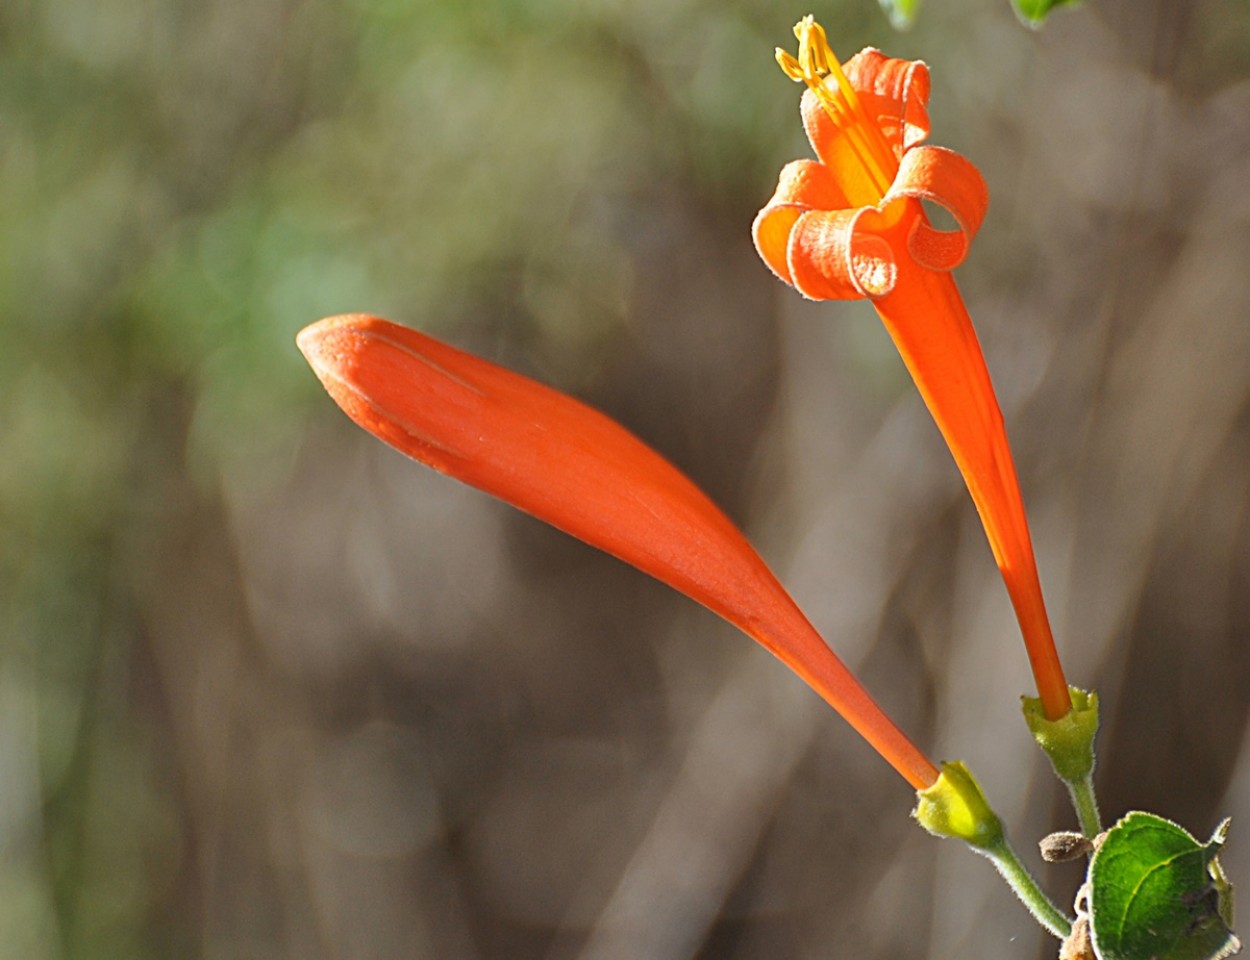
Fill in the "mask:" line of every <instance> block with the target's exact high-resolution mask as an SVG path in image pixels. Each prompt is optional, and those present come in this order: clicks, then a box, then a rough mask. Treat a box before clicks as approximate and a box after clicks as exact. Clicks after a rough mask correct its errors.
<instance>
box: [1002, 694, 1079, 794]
mask: <svg viewBox="0 0 1250 960" xmlns="http://www.w3.org/2000/svg"><path fill="white" fill-rule="evenodd" d="M1068 692H1069V694H1070V695H1071V697H1072V709H1071V710H1069V711H1068V712H1067V714H1065V715H1064V716H1062V717H1060V718H1059V719H1058V720H1047V719H1046V714H1045V713H1044V712H1043V711H1042V701H1041V700H1039V699H1038V698H1037V697H1021V698H1020V701H1021V707H1022V709H1023V710H1024V722H1025V723H1027V724H1028V725H1029V730H1030V731H1031V732H1032V734H1033V739H1034V740H1036V741H1037V743H1038V746H1040V747H1041V748H1042V749H1043V750H1044V751H1046V756H1048V757H1050V762H1051V764H1052V765H1053V766H1054V768H1055V773H1056V774H1058V776H1059V779H1061V780H1063V781H1064V782H1065V783H1070V784H1071V783H1080V782H1083V781H1084V780H1085V779H1086V778H1087V777H1089V775H1090V774H1091V773H1093V771H1094V737H1095V735H1096V734H1097V733H1098V694H1096V693H1093V692H1088V693H1087V692H1086V691H1084V690H1080V689H1078V688H1076V687H1069V688H1068Z"/></svg>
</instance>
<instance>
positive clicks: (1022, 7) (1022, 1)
mask: <svg viewBox="0 0 1250 960" xmlns="http://www.w3.org/2000/svg"><path fill="white" fill-rule="evenodd" d="M1079 2H1080V0H1011V5H1012V6H1013V7H1015V8H1016V15H1017V16H1019V17H1020V19H1021V20H1023V21H1024V22H1025V23H1026V24H1028V25H1029V26H1030V27H1040V26H1041V25H1042V21H1044V20H1045V19H1046V17H1047V15H1048V14H1049V13H1050V11H1051V10H1053V9H1054V8H1055V7H1065V6H1067V5H1069V4H1075V3H1079ZM881 3H882V5H883V6H884V5H886V0H881Z"/></svg>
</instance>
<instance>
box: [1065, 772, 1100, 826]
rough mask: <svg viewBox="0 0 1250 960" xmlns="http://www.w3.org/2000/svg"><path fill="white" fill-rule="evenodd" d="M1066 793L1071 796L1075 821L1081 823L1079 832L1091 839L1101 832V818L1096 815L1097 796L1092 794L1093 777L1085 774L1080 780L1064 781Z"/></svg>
mask: <svg viewBox="0 0 1250 960" xmlns="http://www.w3.org/2000/svg"><path fill="white" fill-rule="evenodd" d="M1065 785H1066V786H1067V788H1068V793H1069V794H1070V795H1071V797H1072V806H1073V808H1074V809H1075V810H1076V819H1077V822H1078V823H1080V825H1081V833H1083V834H1085V836H1087V837H1089V838H1090V839H1091V840H1092V839H1094V837H1096V836H1098V834H1100V833H1102V818H1101V817H1100V816H1099V815H1098V798H1097V797H1096V796H1094V777H1093V774H1092V773H1088V774H1086V775H1085V776H1084V777H1083V778H1082V779H1080V780H1068V781H1065Z"/></svg>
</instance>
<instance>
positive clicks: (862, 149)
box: [776, 14, 898, 204]
mask: <svg viewBox="0 0 1250 960" xmlns="http://www.w3.org/2000/svg"><path fill="white" fill-rule="evenodd" d="M794 35H795V37H796V38H798V41H799V55H798V56H797V57H794V56H791V55H790V54H789V53H787V52H786V51H785V50H782V49H781V48H780V47H778V48H777V52H776V56H777V65H778V66H780V67H781V69H782V71H783V72H784V73H785V75H786V76H787V77H789V78H790V79H791V80H794V81H797V82H799V83H805V84H807V87H808V89H810V90H811V91H812V93H814V94H816V98H817V99H818V100H819V101H820V105H821V106H822V107H824V108H825V112H826V113H827V114H829V117H830V119H832V120H833V122H834V123H835V124H836V125H837V127H838V129H839V130H840V131H842V133H843V134H845V136H846V139H847V144H848V145H849V146H850V148H851V151H852V152H853V153H854V155H855V158H856V159H857V160H858V161H859V164H860V166H861V167H862V168H863V170H864V172H865V173H866V174H867V176H868V180H869V181H870V182H871V184H872V189H873V190H874V191H875V194H876V195H875V196H873V197H866V196H865V197H848V199H850V200H851V201H852V202H856V203H858V202H864V203H866V204H870V203H876V202H877V201H879V200H880V199H881V198H882V197H883V196H885V193H886V191H887V190H889V189H890V184H891V183H892V182H893V180H894V171H896V170H897V169H898V163H897V161H896V160H895V158H894V152H893V151H892V150H891V149H890V147H889V145H888V144H887V143H886V142H885V138H884V137H883V136H882V134H881V129H880V127H878V125H877V124H876V123H875V122H874V121H873V120H872V119H871V118H870V117H869V116H868V113H867V111H866V110H864V107H863V104H862V103H860V100H859V97H858V95H856V93H855V88H854V87H853V86H851V81H850V80H848V79H847V78H846V74H845V73H843V72H842V64H840V63H839V62H838V58H837V56H836V55H835V54H834V52H833V50H832V49H831V48H830V47H829V39H828V37H827V36H826V35H825V28H824V27H822V26H821V25H820V24H819V23H817V22H816V19H815V17H813V16H812V15H811V14H808V15H807V16H806V17H804V18H803V19H802V20H800V21H799V22H798V23H796V24H795V25H794ZM829 77H832V78H833V81H834V86H833V87H830V86H829V84H828V83H827V82H826V78H829Z"/></svg>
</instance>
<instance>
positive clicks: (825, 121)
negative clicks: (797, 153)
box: [753, 17, 1071, 720]
mask: <svg viewBox="0 0 1250 960" xmlns="http://www.w3.org/2000/svg"><path fill="white" fill-rule="evenodd" d="M795 34H796V36H797V37H798V38H799V52H798V56H797V57H795V56H791V55H790V54H788V53H786V52H784V51H781V50H778V51H777V59H778V62H779V63H780V64H781V67H782V69H783V70H784V71H785V72H786V74H787V75H788V76H790V77H791V78H793V79H795V80H798V81H801V82H803V83H805V84H807V87H808V89H807V90H805V91H804V94H803V101H802V116H803V124H804V127H805V129H806V131H807V135H808V139H809V140H810V141H811V144H812V148H813V149H814V150H815V152H816V156H817V157H818V160H796V161H794V162H792V163H790V164H787V166H786V167H785V168H784V169H783V170H782V171H781V177H780V181H779V183H778V185H777V190H776V192H775V193H774V195H773V197H772V199H771V200H769V202H768V204H767V205H766V206H765V207H764V208H763V209H762V210H761V211H760V212H759V215H758V216H757V217H756V219H755V223H754V226H753V234H754V238H755V244H756V248H757V249H758V250H759V253H760V256H761V257H762V258H763V260H764V262H765V263H766V264H768V266H769V267H770V268H771V269H772V270H773V272H774V273H776V274H777V276H779V277H780V278H781V279H782V280H784V281H785V282H786V283H788V284H790V285H791V286H793V287H794V288H795V289H796V290H798V291H799V292H800V293H801V294H803V295H804V296H806V297H809V298H811V299H815V300H844V299H857V298H867V299H869V300H871V301H872V304H873V306H874V307H875V308H876V310H877V313H878V314H880V316H881V319H882V321H883V322H884V323H885V326H886V329H887V330H888V331H889V333H890V336H891V337H892V338H893V340H894V343H895V345H896V346H897V348H898V351H899V353H900V354H901V355H902V358H903V362H904V363H905V364H906V366H907V369H908V371H909V372H910V373H911V376H912V378H913V379H914V380H915V382H916V386H917V387H918V388H919V390H920V394H921V396H922V397H923V398H924V401H925V404H926V405H927V406H928V408H929V411H930V413H931V414H932V415H933V419H934V420H935V421H936V422H937V425H938V428H939V429H940V430H941V432H942V436H943V437H944V438H945V440H946V443H947V445H948V446H949V447H950V450H951V453H952V454H953V455H954V458H955V462H956V464H957V465H958V467H959V470H960V472H961V473H962V474H963V477H964V481H965V482H966V483H967V486H968V491H969V492H970V493H971V495H972V500H973V502H974V503H975V504H976V508H977V512H978V513H979V514H980V517H981V522H982V524H983V525H984V527H985V532H986V536H987V537H988V539H989V542H990V548H991V550H992V551H993V553H994V559H995V562H996V563H997V564H998V568H999V570H1000V571H1001V573H1002V577H1003V581H1004V583H1005V584H1006V586H1007V592H1008V595H1009V596H1010V597H1011V602H1012V605H1013V607H1014V609H1015V612H1016V617H1017V619H1018V620H1019V622H1020V629H1021V633H1022V634H1023V636H1024V642H1025V647H1026V649H1027V651H1028V655H1029V661H1030V665H1031V667H1032V670H1033V675H1034V678H1035V679H1036V682H1037V688H1038V695H1039V698H1040V699H1041V701H1042V706H1043V710H1044V712H1045V714H1046V716H1047V718H1049V719H1051V720H1057V719H1059V718H1060V717H1062V716H1064V715H1066V714H1067V713H1068V711H1069V710H1070V709H1071V700H1070V697H1069V694H1068V685H1067V681H1066V679H1065V678H1064V674H1063V668H1062V666H1061V665H1060V663H1059V656H1058V653H1057V651H1056V650H1055V642H1054V638H1053V635H1052V633H1051V628H1050V621H1049V619H1048V618H1047V615H1046V607H1045V604H1044V602H1043V599H1042V590H1041V584H1040V581H1039V579H1038V574H1037V564H1036V560H1035V558H1034V554H1033V544H1032V540H1031V538H1030V535H1029V524H1028V520H1027V518H1026V517H1025V512H1024V505H1023V502H1022V500H1021V496H1020V487H1019V483H1018V481H1017V479H1016V470H1015V465H1014V463H1013V461H1012V457H1011V449H1010V447H1009V446H1008V444H1007V434H1006V430H1005V428H1004V426H1003V417H1002V413H1001V412H1000V410H999V407H998V400H997V399H996V397H995V395H994V388H993V385H992V384H991V382H990V376H989V372H988V370H987V369H986V366H985V358H984V356H983V355H982V353H981V347H980V344H979V343H978V342H977V336H976V332H975V331H974V330H973V328H972V321H971V319H970V318H969V316H968V311H967V309H966V308H965V307H964V302H963V298H962V297H961V296H960V293H959V289H958V288H957V287H956V286H955V280H954V278H953V277H952V276H951V273H950V271H951V270H952V269H953V268H954V267H956V266H958V265H959V263H961V262H962V261H963V259H964V256H965V254H966V253H967V249H968V245H969V243H970V242H971V240H972V238H973V236H974V235H975V234H976V231H977V229H978V228H979V227H980V225H981V221H982V219H983V218H984V216H985V211H986V208H987V206H988V203H989V195H988V192H987V191H986V188H985V183H984V181H983V180H982V178H981V175H980V173H979V172H978V171H977V169H976V167H974V166H973V165H972V164H971V163H969V162H968V161H967V160H965V159H964V158H963V157H961V156H960V155H959V154H957V153H954V152H953V151H950V150H946V149H944V148H942V147H934V146H928V145H925V144H923V142H922V141H924V140H925V139H926V138H927V136H928V134H929V118H928V113H927V110H926V104H927V102H928V97H929V72H928V67H926V66H925V65H924V64H923V63H921V62H919V61H909V60H896V59H892V58H889V57H886V56H885V55H884V54H882V53H880V52H879V51H877V50H873V49H871V48H869V49H866V50H864V51H862V52H861V53H858V54H856V55H855V56H854V57H852V58H851V59H850V60H849V61H847V63H846V64H845V65H842V64H839V63H838V61H837V59H836V57H834V56H833V53H832V51H831V50H830V49H829V45H828V43H827V41H826V39H825V34H824V31H823V30H822V29H821V28H820V26H819V25H818V24H816V23H815V22H814V21H813V20H812V18H811V17H808V18H806V19H804V20H803V21H800V23H799V24H798V25H797V26H796V27H795ZM921 201H929V202H932V203H935V204H938V205H939V206H941V207H943V208H945V209H946V210H947V211H948V212H949V213H950V215H951V217H952V218H953V220H954V222H955V224H956V227H957V229H955V230H952V231H942V230H937V229H935V228H934V227H933V226H932V225H931V224H930V222H929V219H928V217H927V216H926V214H925V212H924V208H923V206H922V203H921Z"/></svg>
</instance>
